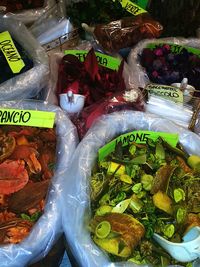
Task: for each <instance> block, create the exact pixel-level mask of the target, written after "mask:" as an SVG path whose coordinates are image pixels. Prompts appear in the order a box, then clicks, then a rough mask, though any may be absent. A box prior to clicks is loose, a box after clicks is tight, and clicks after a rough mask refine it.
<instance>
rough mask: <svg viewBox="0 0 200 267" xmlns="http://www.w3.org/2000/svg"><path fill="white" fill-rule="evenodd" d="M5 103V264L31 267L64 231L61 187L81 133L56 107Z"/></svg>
mask: <svg viewBox="0 0 200 267" xmlns="http://www.w3.org/2000/svg"><path fill="white" fill-rule="evenodd" d="M0 106H1V108H0V124H1V127H0V258H1V266H26V264H28V263H29V264H30V263H32V262H34V261H37V260H39V259H41V258H42V257H44V256H46V254H47V253H48V251H49V250H50V249H51V248H52V246H53V245H54V243H55V242H56V241H57V239H58V238H59V236H60V235H61V233H62V231H61V219H60V217H61V207H60V205H59V200H58V198H59V196H60V194H62V193H61V192H62V191H60V189H59V188H61V185H62V183H63V180H64V179H65V178H64V177H65V176H64V173H65V171H66V170H67V168H68V166H69V162H70V158H71V154H72V153H73V151H74V150H75V145H76V134H75V128H74V126H73V125H72V123H71V122H70V120H69V119H68V118H67V117H66V116H65V115H64V113H63V112H62V111H61V110H60V109H59V108H57V107H55V106H50V105H49V106H48V105H44V104H42V103H35V102H32V101H27V102H26V101H24V102H21V103H17V102H4V103H1V104H0Z"/></svg>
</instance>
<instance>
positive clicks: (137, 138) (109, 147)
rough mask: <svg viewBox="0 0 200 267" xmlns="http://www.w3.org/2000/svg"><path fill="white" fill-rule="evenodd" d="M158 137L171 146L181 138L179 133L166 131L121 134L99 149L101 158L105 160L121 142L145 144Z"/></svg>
mask: <svg viewBox="0 0 200 267" xmlns="http://www.w3.org/2000/svg"><path fill="white" fill-rule="evenodd" d="M158 137H162V138H163V139H164V140H165V141H166V142H168V143H169V144H170V145H171V146H174V147H175V146H176V145H177V143H178V140H179V136H178V134H173V133H164V132H152V131H142V130H139V131H133V132H130V133H127V134H123V135H120V136H119V137H117V138H115V139H114V140H112V141H111V142H110V143H108V144H106V145H105V146H103V147H102V148H100V149H99V151H98V154H99V160H100V161H101V160H103V159H104V158H105V157H106V156H107V155H109V154H110V153H111V152H113V151H114V150H115V147H116V145H117V144H118V143H119V142H121V143H122V146H126V145H128V144H129V143H131V142H135V143H141V144H145V143H146V142H147V140H148V139H152V140H153V141H156V140H157V139H158Z"/></svg>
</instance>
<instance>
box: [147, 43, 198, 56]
mask: <svg viewBox="0 0 200 267" xmlns="http://www.w3.org/2000/svg"><path fill="white" fill-rule="evenodd" d="M164 44H167V45H170V50H171V51H172V52H173V53H174V54H180V53H181V51H182V50H183V48H185V49H186V50H187V51H188V52H190V53H193V54H194V55H197V56H200V49H197V48H193V47H190V46H184V45H176V44H172V43H157V44H155V43H152V44H148V45H147V48H150V49H154V48H155V47H157V46H162V45H164Z"/></svg>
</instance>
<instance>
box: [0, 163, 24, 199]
mask: <svg viewBox="0 0 200 267" xmlns="http://www.w3.org/2000/svg"><path fill="white" fill-rule="evenodd" d="M28 180H29V176H28V173H27V170H26V169H25V164H24V161H22V160H15V161H13V160H6V161H4V162H3V163H2V164H0V194H5V195H9V194H11V193H14V192H17V191H19V190H20V189H22V188H23V187H24V186H25V185H26V184H27V182H28Z"/></svg>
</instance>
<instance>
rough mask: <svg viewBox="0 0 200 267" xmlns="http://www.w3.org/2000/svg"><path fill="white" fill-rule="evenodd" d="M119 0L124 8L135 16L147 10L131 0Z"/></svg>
mask: <svg viewBox="0 0 200 267" xmlns="http://www.w3.org/2000/svg"><path fill="white" fill-rule="evenodd" d="M119 2H120V4H121V6H122V7H123V8H124V9H126V10H127V11H128V12H129V13H131V14H133V15H134V16H137V15H139V14H142V13H146V12H147V11H146V10H145V9H143V8H142V7H140V6H138V5H136V4H134V3H132V2H131V1H130V0H119Z"/></svg>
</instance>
